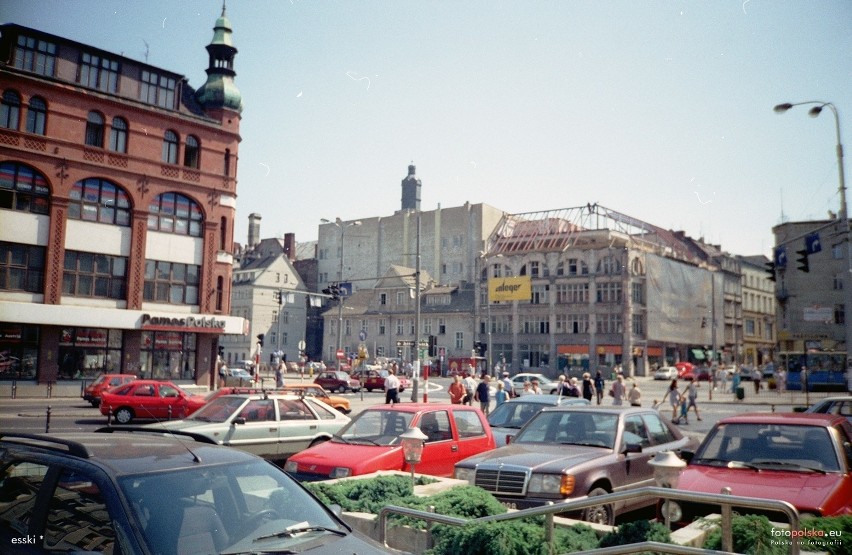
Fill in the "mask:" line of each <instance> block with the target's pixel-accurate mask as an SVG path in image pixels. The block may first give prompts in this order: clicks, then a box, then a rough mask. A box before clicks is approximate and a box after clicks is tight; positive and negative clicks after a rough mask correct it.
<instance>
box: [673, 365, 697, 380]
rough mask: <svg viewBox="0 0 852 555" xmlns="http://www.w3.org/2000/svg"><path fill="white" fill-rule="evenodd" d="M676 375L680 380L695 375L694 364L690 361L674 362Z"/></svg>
mask: <svg viewBox="0 0 852 555" xmlns="http://www.w3.org/2000/svg"><path fill="white" fill-rule="evenodd" d="M675 368H677V377H678V379H680V380H688V379H690V378H694V377H695V365H694V364H692V363H691V362H676V363H675Z"/></svg>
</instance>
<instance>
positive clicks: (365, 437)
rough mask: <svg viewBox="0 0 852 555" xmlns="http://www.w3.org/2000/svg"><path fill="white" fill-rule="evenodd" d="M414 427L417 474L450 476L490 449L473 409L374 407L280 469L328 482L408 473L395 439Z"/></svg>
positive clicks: (420, 405) (490, 441) (483, 423)
mask: <svg viewBox="0 0 852 555" xmlns="http://www.w3.org/2000/svg"><path fill="white" fill-rule="evenodd" d="M413 426H417V427H419V428H420V430H421V431H422V432H423V433H424V434H426V436H427V437H428V439H427V440H426V444H425V446H424V448H423V455H422V460H421V461H420V462H419V463H418V464H417V466H416V470H417V472H420V473H423V474H431V475H435V476H451V475H452V474H453V465H454V464H455V463H456V462H458V461H460V460H462V459H464V458H466V457H469V456H471V455H475V454H477V453H481V452H483V451H488V450H490V449H494V436H493V435H492V433H491V428H490V427H489V426H488V422H487V421H486V420H485V416H484V415H483V414H482V412H481V411H480V410H479V409H478V408H474V407H470V406H466V405H450V404H438V403H403V404H396V405H378V406H374V407H371V408H368V409H366V410H364V411H363V412H361V413H360V414H358V416H356V417H355V418H353V419H352V421H351V422H350V423H349V424H347V425H346V426H344V427H343V429H341V430H340V432H339V433H338V434H337V435H335V436H333V437H332V439H331V441H327V442H325V443H323V444H322V445H318V446H316V447H312V448H310V449H307V450H305V451H302V452H301V453H298V454H296V455H293V456H292V457H290V458H289V459H288V460H287V464H286V465H285V466H284V470H286V471H288V472H289V473H290V474H292V475H293V476H295V477H296V478H298V479H299V480H327V479H328V478H344V477H347V476H358V475H362V474H369V473H370V472H375V471H377V470H403V471H405V470H409V467H408V465H407V464H406V463H405V460H404V459H403V456H402V446H401V445H400V440H399V435H400V434H402V433H403V432H405V431H406V430H408V429H409V428H411V427H413Z"/></svg>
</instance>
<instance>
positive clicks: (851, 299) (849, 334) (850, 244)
mask: <svg viewBox="0 0 852 555" xmlns="http://www.w3.org/2000/svg"><path fill="white" fill-rule="evenodd" d="M794 106H813V107H812V108H811V109H810V110H808V115H809V116H811V117H812V118H815V117H817V116H819V115H820V113H822V110H823V108H828V109H829V110H831V113H832V114H834V130H835V133H836V136H837V146H836V152H837V172H838V175H839V178H840V184H839V188H838V193H839V194H840V213H839V214H838V223H839V224H840V229H841V230H842V233H843V234H844V235H845V236H846V266H847V271H846V277H845V278H844V280H843V324H844V329H845V332H846V335H845V342H846V384H847V387H850V386H852V229H850V228H849V216H848V212H847V210H846V179H845V177H844V173H843V143H842V142H841V141H840V115H839V114H838V113H837V107H836V106H835V105H834V104H832V103H831V102H823V101H821V100H807V101H805V102H795V103H789V102H786V103H784V104H778V105H777V106H775V108H774V110H775V111H776V112H777V113H779V114H783V113H784V112H786V111H787V110H789V109H790V108H792V107H794Z"/></svg>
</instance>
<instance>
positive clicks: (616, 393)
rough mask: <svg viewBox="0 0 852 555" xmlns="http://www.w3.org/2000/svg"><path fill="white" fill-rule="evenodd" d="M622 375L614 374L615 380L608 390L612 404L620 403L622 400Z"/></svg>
mask: <svg viewBox="0 0 852 555" xmlns="http://www.w3.org/2000/svg"><path fill="white" fill-rule="evenodd" d="M624 393H625V390H624V376H622V375H621V374H618V376H616V378H615V381H614V382H613V383H612V389H611V390H610V394H611V396H612V404H613V405H621V404H622V402H623V400H624Z"/></svg>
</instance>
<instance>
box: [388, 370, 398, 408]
mask: <svg viewBox="0 0 852 555" xmlns="http://www.w3.org/2000/svg"><path fill="white" fill-rule="evenodd" d="M394 403H399V378H397V377H396V375H395V374H394V369H393V368H391V369H390V370H389V371H388V376H387V377H386V378H385V404H386V405H387V404H390V405H392V404H394Z"/></svg>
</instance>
